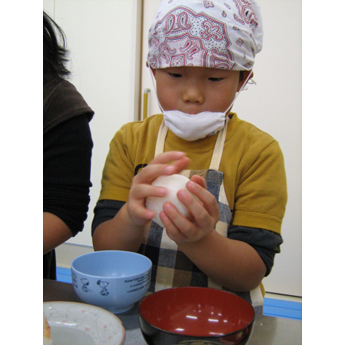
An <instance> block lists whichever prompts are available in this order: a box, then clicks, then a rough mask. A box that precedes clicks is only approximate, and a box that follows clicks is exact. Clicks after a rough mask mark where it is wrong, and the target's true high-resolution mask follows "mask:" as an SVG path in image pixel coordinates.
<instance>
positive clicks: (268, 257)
mask: <svg viewBox="0 0 345 345" xmlns="http://www.w3.org/2000/svg"><path fill="white" fill-rule="evenodd" d="M228 237H229V238H231V239H233V240H238V241H242V242H246V243H248V244H249V245H251V246H252V247H253V248H254V249H255V250H256V251H257V253H258V254H259V255H260V257H261V259H262V261H263V262H264V264H265V265H266V269H267V270H266V274H265V277H267V276H268V275H269V274H270V272H271V270H272V267H273V264H274V257H275V254H276V253H280V245H281V244H282V243H283V239H282V237H281V236H280V235H279V234H277V233H275V232H272V231H269V230H265V229H256V228H249V227H245V226H232V225H231V226H230V227H229V230H228Z"/></svg>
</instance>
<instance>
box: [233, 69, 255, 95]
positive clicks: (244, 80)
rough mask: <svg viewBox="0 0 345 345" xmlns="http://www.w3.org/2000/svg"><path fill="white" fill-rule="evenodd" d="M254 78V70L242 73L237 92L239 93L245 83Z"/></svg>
mask: <svg viewBox="0 0 345 345" xmlns="http://www.w3.org/2000/svg"><path fill="white" fill-rule="evenodd" d="M250 73H251V76H250V78H249V79H248V80H247V78H248V76H249V74H250ZM253 76H254V72H253V70H249V71H240V77H239V83H238V87H237V92H239V91H240V90H241V88H242V86H243V83H245V82H247V83H248V81H249V80H250V79H252V78H253Z"/></svg>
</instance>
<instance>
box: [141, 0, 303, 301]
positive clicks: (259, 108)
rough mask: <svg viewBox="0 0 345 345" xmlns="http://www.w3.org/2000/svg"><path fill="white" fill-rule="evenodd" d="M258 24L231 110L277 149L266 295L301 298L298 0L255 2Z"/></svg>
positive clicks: (149, 10) (153, 109) (146, 78)
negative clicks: (260, 29)
mask: <svg viewBox="0 0 345 345" xmlns="http://www.w3.org/2000/svg"><path fill="white" fill-rule="evenodd" d="M258 2H259V4H260V8H261V13H262V17H263V26H264V43H263V50H262V51H261V52H260V53H259V54H258V55H257V57H256V62H255V66H254V80H255V81H256V83H257V85H250V86H249V89H248V90H247V91H243V92H242V93H241V95H239V97H238V98H237V100H236V102H235V105H234V107H233V111H235V112H237V113H238V115H239V117H240V118H242V119H243V120H246V121H249V122H251V123H253V124H254V125H256V126H257V127H259V128H260V129H262V130H264V131H265V132H267V133H269V134H271V135H272V136H273V137H274V138H275V139H276V140H278V142H279V143H280V146H281V148H282V151H283V154H284V158H285V167H286V174H287V182H288V204H287V208H286V214H285V218H284V221H283V226H282V236H283V239H284V243H283V245H282V246H281V253H280V254H278V255H276V259H275V265H274V268H273V270H272V273H271V274H270V275H269V277H267V278H265V279H264V285H265V288H266V290H267V291H270V292H274V293H282V294H288V295H295V296H302V27H301V25H302V8H301V7H302V1H301V0H258ZM158 3H159V0H150V1H146V2H145V4H144V22H143V28H144V29H143V30H144V34H143V49H142V71H143V78H142V83H141V93H142V94H143V90H144V89H147V88H148V89H150V90H151V92H150V94H149V102H148V114H149V115H152V114H156V113H160V110H159V107H158V104H157V101H156V95H155V91H154V88H153V84H152V81H151V76H150V74H149V70H148V68H146V67H145V63H146V56H147V34H148V30H149V27H150V25H151V21H152V18H153V17H154V15H155V11H156V8H157V6H158Z"/></svg>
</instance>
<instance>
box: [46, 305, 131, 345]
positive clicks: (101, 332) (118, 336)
mask: <svg viewBox="0 0 345 345" xmlns="http://www.w3.org/2000/svg"><path fill="white" fill-rule="evenodd" d="M43 312H44V314H45V315H46V318H47V320H48V323H49V325H50V328H51V333H52V338H53V342H54V345H67V344H68V345H100V344H102V345H121V344H123V342H124V340H125V329H124V328H123V326H122V322H121V320H120V319H119V318H118V317H117V316H115V315H114V314H112V313H110V312H109V311H107V310H105V309H102V308H98V307H95V306H93V305H89V304H84V303H75V302H44V303H43Z"/></svg>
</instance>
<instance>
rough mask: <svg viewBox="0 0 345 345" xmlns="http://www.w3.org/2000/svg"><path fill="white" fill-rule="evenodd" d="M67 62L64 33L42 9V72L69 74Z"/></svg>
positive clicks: (64, 75)
mask: <svg viewBox="0 0 345 345" xmlns="http://www.w3.org/2000/svg"><path fill="white" fill-rule="evenodd" d="M57 35H58V36H59V37H57ZM58 39H60V42H59V40H58ZM67 62H68V50H67V48H66V37H65V34H64V32H63V31H62V29H61V28H60V27H59V25H57V24H56V23H55V22H54V20H53V19H51V18H50V17H49V16H48V14H47V13H45V12H44V11H43V74H44V75H57V76H59V77H61V78H62V77H66V76H68V75H69V74H70V71H69V70H68V69H67V68H66V63H67Z"/></svg>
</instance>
